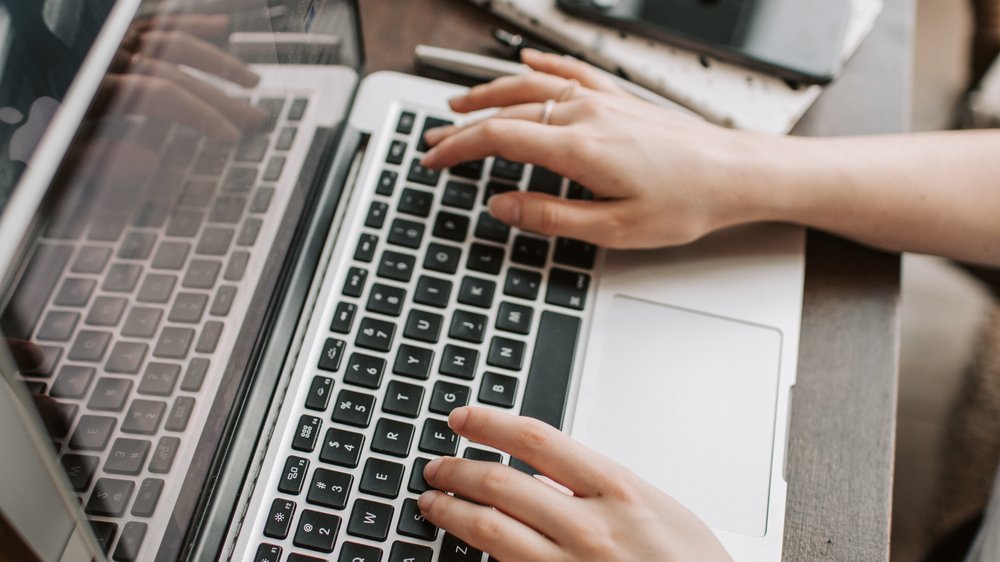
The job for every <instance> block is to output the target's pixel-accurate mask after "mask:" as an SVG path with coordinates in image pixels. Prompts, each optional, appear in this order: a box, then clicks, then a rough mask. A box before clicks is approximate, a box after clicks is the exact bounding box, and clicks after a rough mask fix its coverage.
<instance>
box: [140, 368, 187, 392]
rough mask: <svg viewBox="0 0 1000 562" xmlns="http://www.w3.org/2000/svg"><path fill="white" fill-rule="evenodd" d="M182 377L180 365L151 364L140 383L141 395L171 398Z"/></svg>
mask: <svg viewBox="0 0 1000 562" xmlns="http://www.w3.org/2000/svg"><path fill="white" fill-rule="evenodd" d="M180 376H181V368H180V366H179V365H173V364H170V363H149V364H147V365H146V372H145V373H144V374H143V375H142V382H140V383H139V390H138V391H139V394H151V395H154V396H170V395H171V394H172V393H173V392H174V387H175V386H177V380H178V379H179V378H180Z"/></svg>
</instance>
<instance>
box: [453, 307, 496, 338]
mask: <svg viewBox="0 0 1000 562" xmlns="http://www.w3.org/2000/svg"><path fill="white" fill-rule="evenodd" d="M486 322H487V318H486V317H485V316H483V315H482V314H476V313H474V312H468V311H465V310H456V311H455V313H454V314H453V315H452V317H451V328H450V329H449V330H448V335H449V336H450V337H452V338H455V339H457V340H462V341H467V342H470V343H483V335H484V334H485V333H486Z"/></svg>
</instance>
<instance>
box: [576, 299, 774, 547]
mask: <svg viewBox="0 0 1000 562" xmlns="http://www.w3.org/2000/svg"><path fill="white" fill-rule="evenodd" d="M600 321H601V322H602V323H603V322H605V321H606V322H607V324H606V325H607V326H609V328H608V329H607V330H606V336H605V346H604V348H603V353H602V354H601V357H602V359H601V365H600V369H599V371H598V372H599V373H600V374H599V375H598V377H599V379H598V380H597V381H594V386H593V387H592V388H591V391H592V392H591V393H589V394H590V395H591V396H594V397H595V398H594V399H593V402H592V407H591V408H588V411H589V412H590V415H588V416H587V418H586V421H585V422H584V425H585V426H586V428H587V429H586V431H584V432H583V435H582V437H583V439H584V441H585V442H586V443H587V444H588V445H590V446H591V447H594V448H595V449H597V450H598V451H601V452H602V453H604V454H606V455H608V456H610V457H611V458H613V459H615V460H617V461H618V462H620V463H622V464H624V465H626V466H628V467H629V468H631V469H632V470H633V471H635V472H636V473H638V474H639V475H640V476H642V477H643V478H645V479H646V480H648V481H650V482H652V483H653V484H654V485H656V486H657V487H658V488H660V489H661V490H664V491H665V492H667V493H669V494H671V495H672V496H674V497H675V498H676V499H677V500H679V501H680V502H681V503H683V504H684V505H686V506H687V507H688V508H690V509H691V510H692V511H694V512H695V513H696V514H698V515H699V516H700V517H701V518H702V519H704V520H705V521H706V522H707V523H708V524H709V525H710V526H711V527H713V528H715V529H723V530H727V531H733V532H736V533H741V534H744V535H750V536H764V534H765V531H766V524H767V508H768V491H769V488H770V480H771V455H772V450H773V442H774V423H775V407H776V401H777V390H778V370H779V365H780V354H781V333H780V332H779V331H778V330H776V329H773V328H767V327H763V326H758V325H753V324H747V323H743V322H739V321H735V320H730V319H726V318H721V317H717V316H710V315H707V314H701V313H698V312H692V311H688V310H682V309H679V308H674V307H671V306H666V305H662V304H656V303H651V302H646V301H642V300H638V299H633V298H630V297H624V296H616V297H615V298H614V302H613V306H612V307H611V311H610V315H608V316H605V317H603V318H601V319H600ZM587 382H588V384H589V383H590V382H591V381H587ZM605 406H606V407H605Z"/></svg>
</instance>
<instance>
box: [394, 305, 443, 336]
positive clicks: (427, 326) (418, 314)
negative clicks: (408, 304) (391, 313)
mask: <svg viewBox="0 0 1000 562" xmlns="http://www.w3.org/2000/svg"><path fill="white" fill-rule="evenodd" d="M443 323H444V317H443V316H441V315H439V314H433V313H431V312H426V311H423V310H418V309H414V310H411V311H410V314H409V316H407V318H406V326H405V327H404V328H403V337H407V338H410V339H414V340H418V341H422V342H427V343H437V341H438V339H439V338H440V337H441V324H443Z"/></svg>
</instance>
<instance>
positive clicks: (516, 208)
mask: <svg viewBox="0 0 1000 562" xmlns="http://www.w3.org/2000/svg"><path fill="white" fill-rule="evenodd" d="M489 207H490V214H491V215H493V217H494V218H496V219H497V220H499V221H502V222H505V223H507V224H510V225H514V226H517V225H518V224H520V223H521V202H520V201H519V200H518V199H517V198H516V197H493V198H492V199H490V203H489Z"/></svg>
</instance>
